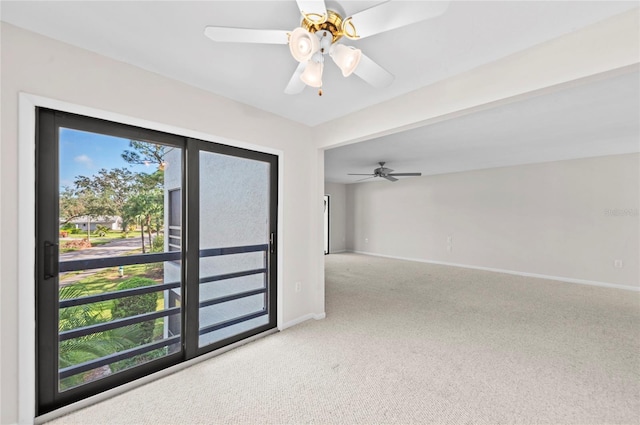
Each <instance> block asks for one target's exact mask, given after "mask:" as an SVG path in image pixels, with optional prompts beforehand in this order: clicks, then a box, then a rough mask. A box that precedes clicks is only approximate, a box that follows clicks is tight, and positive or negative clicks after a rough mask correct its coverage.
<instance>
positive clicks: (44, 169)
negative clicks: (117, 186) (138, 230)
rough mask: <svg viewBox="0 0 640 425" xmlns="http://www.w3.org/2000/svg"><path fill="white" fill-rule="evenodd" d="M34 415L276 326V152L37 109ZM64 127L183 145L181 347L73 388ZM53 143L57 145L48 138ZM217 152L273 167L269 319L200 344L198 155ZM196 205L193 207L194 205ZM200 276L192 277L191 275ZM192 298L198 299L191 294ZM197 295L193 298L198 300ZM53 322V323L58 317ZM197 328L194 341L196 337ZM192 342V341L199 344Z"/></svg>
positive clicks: (175, 145)
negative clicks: (63, 346)
mask: <svg viewBox="0 0 640 425" xmlns="http://www.w3.org/2000/svg"><path fill="white" fill-rule="evenodd" d="M36 111H37V112H36V155H35V157H36V205H35V209H36V223H35V229H36V231H35V236H36V264H35V266H36V267H35V270H36V276H35V286H36V291H35V294H36V299H35V304H36V341H35V346H36V416H40V415H42V414H45V413H48V412H51V411H53V410H55V409H58V408H60V407H63V406H65V405H68V404H71V403H74V402H76V401H80V400H82V399H85V398H87V397H90V396H92V395H96V394H99V393H102V392H104V391H106V390H109V389H111V388H115V387H118V386H120V385H123V384H125V383H128V382H131V381H134V380H136V379H139V378H142V377H144V376H146V375H149V374H152V373H155V372H158V371H161V370H163V369H166V368H168V367H170V366H173V365H176V364H179V363H182V362H184V361H187V360H190V359H192V358H194V357H197V356H199V355H202V354H205V353H208V352H210V351H214V350H216V349H219V348H221V347H223V346H226V345H229V344H232V343H234V342H237V341H240V340H242V339H244V338H247V337H249V336H253V335H257V334H259V333H261V332H264V331H266V330H269V329H273V328H275V327H276V326H277V251H276V240H277V234H278V233H277V229H278V225H277V217H278V214H277V209H278V157H277V156H276V155H270V154H266V153H260V152H255V151H251V150H247V149H241V148H236V147H232V146H226V145H221V144H217V143H213V142H206V141H201V140H196V139H190V138H187V137H184V136H179V135H175V134H170V133H164V132H160V131H156V130H150V129H145V128H141V127H136V126H132V125H128V124H121V123H117V122H112V121H106V120H102V119H99V118H92V117H88V116H83V115H77V114H72V113H67V112H61V111H55V110H51V109H47V108H37V110H36ZM59 127H66V128H73V129H78V130H83V131H89V132H94V133H101V134H108V135H113V136H116V137H123V138H129V139H134V140H150V141H152V142H154V143H159V144H165V145H168V146H174V147H179V148H181V149H182V152H183V155H182V211H183V213H182V229H184V230H183V232H182V246H183V247H186V249H183V250H182V256H181V260H182V264H183V266H182V294H183V297H185V301H184V303H183V305H184V306H185V307H184V308H183V309H182V321H181V322H182V337H181V338H182V350H181V351H178V352H176V353H172V354H168V355H166V356H164V357H162V358H159V359H155V360H152V361H150V362H148V363H146V364H143V365H140V366H137V367H134V368H131V369H127V370H123V371H120V372H118V373H116V374H113V375H111V376H108V377H105V378H102V379H99V380H96V381H93V382H90V383H88V384H85V385H81V386H79V387H76V388H71V389H68V390H66V391H64V392H62V393H61V392H59V390H58V370H59V366H58V308H59V307H58V303H57V302H52V300H56V301H57V300H58V288H59V281H58V265H59V264H58V243H59V241H58V238H59V233H58V231H59V223H58V222H57V220H58V217H59V204H58V203H59V181H58V180H59V169H58V167H59V165H58V154H59V153H58V149H59V140H58V133H59V131H58V128H59ZM51 141H55V143H50V142H51ZM200 150H207V151H216V152H219V153H223V154H226V155H234V156H240V157H244V158H250V159H257V160H265V159H266V160H268V162H269V163H270V164H271V170H270V171H271V182H270V183H271V185H270V192H271V205H270V211H269V213H270V227H271V228H270V232H271V235H272V238H271V242H270V245H269V257H268V258H269V267H270V268H269V276H268V296H269V302H268V308H269V323H268V324H267V325H264V326H262V327H260V328H255V329H252V330H250V331H247V332H244V333H242V334H239V335H236V336H235V337H232V338H230V339H227V340H223V341H220V342H219V343H216V344H212V345H208V346H205V347H201V348H198V347H197V345H198V339H197V335H198V326H197V324H198V302H197V300H198V279H197V276H198V264H199V261H200V259H199V257H200V253H199V241H198V237H199V233H198V230H199V229H198V214H199V211H198V202H197V201H198V200H199V198H198V196H199V192H198V189H199V187H198V186H199V176H198V164H197V159H198V153H199V151H200ZM190 202H191V204H190ZM194 279H195V280H194ZM194 282H195V283H194ZM194 297H195V298H194ZM194 300H195V302H194ZM54 319H55V320H54ZM194 333H195V338H194ZM194 341H195V345H194Z"/></svg>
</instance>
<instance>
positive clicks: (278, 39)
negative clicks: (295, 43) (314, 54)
mask: <svg viewBox="0 0 640 425" xmlns="http://www.w3.org/2000/svg"><path fill="white" fill-rule="evenodd" d="M288 34H289V31H284V30H258V29H247V28H227V27H206V28H205V29H204V35H206V36H207V37H209V38H210V39H212V40H213V41H221V42H225V43H261V44H289V35H288Z"/></svg>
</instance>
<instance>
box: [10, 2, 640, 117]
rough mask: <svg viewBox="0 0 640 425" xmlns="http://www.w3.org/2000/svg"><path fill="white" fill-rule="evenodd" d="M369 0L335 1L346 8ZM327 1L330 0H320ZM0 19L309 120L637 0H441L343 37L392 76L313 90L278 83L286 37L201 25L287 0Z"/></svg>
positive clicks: (283, 79) (41, 9)
mask: <svg viewBox="0 0 640 425" xmlns="http://www.w3.org/2000/svg"><path fill="white" fill-rule="evenodd" d="M378 3H380V1H342V2H340V5H341V6H342V8H343V9H344V11H345V13H346V14H347V15H351V14H353V13H355V12H358V11H360V10H363V9H366V8H368V7H371V6H373V5H375V4H378ZM328 4H329V5H330V4H331V3H330V2H328ZM0 5H1V19H2V20H3V21H6V22H9V23H12V24H14V25H17V26H19V27H23V28H26V29H29V30H31V31H34V32H37V33H41V34H44V35H46V36H49V37H51V38H54V39H58V40H61V41H64V42H67V43H69V44H73V45H76V46H79V47H82V48H85V49H88V50H91V51H95V52H98V53H100V54H103V55H105V56H109V57H112V58H115V59H118V60H121V61H123V62H127V63H131V64H134V65H136V66H139V67H141V68H144V69H147V70H150V71H153V72H156V73H158V74H162V75H165V76H167V77H171V78H173V79H176V80H180V81H183V82H186V83H188V84H191V85H194V86H197V87H200V88H203V89H205V90H209V91H211V92H213V93H217V94H220V95H222V96H225V97H228V98H231V99H234V100H237V101H239V102H242V103H245V104H248V105H252V106H255V107H257V108H260V109H263V110H267V111H270V112H273V113H275V114H277V115H281V116H283V117H286V118H289V119H291V120H294V121H298V122H301V123H304V124H307V125H310V126H314V125H317V124H320V123H323V122H327V121H330V120H332V119H335V118H338V117H341V116H344V115H346V114H348V113H350V112H354V111H357V110H360V109H363V108H366V107H367V106H371V105H374V104H377V103H380V102H382V101H385V100H388V99H391V98H394V97H397V96H399V95H401V94H404V93H407V92H409V91H412V90H415V89H418V88H420V87H423V86H426V85H428V84H431V83H434V82H436V81H439V80H442V79H445V78H447V77H450V76H452V75H456V74H459V73H461V72H464V71H467V70H470V69H472V68H475V67H477V66H480V65H482V64H486V63H489V62H492V61H495V60H496V59H499V58H502V57H504V56H507V55H509V54H512V53H514V52H518V51H521V50H523V49H526V48H528V47H531V46H533V45H535V44H538V43H541V42H544V41H547V40H550V39H552V38H555V37H558V36H560V35H563V34H566V33H569V32H571V31H575V30H577V29H580V28H582V27H585V26H587V25H590V24H592V23H594V22H597V21H600V20H603V19H605V18H607V17H610V16H612V15H615V14H618V13H621V12H624V11H625V10H629V9H631V8H633V7H637V6H638V3H637V2H636V1H631V2H616V1H566V2H559V1H534V2H525V1H498V2H488V1H464V2H463V1H451V2H450V5H449V7H448V9H447V11H446V12H445V13H444V14H443V15H441V16H440V17H437V18H434V19H431V20H427V21H424V22H422V23H418V24H414V25H410V26H407V27H404V28H401V29H397V30H394V31H389V32H386V33H382V34H378V35H375V36H372V37H369V38H366V39H363V40H358V41H351V40H347V41H345V43H346V44H351V45H354V46H357V47H358V48H360V49H362V51H363V52H364V53H365V54H367V55H368V56H369V57H371V58H372V59H373V60H375V61H377V62H378V63H379V64H380V65H382V66H383V67H385V68H386V69H388V70H389V71H390V72H391V73H392V74H394V75H395V76H396V79H395V81H394V83H393V84H392V85H391V86H390V87H388V88H385V89H374V88H373V87H371V86H369V85H368V84H366V83H365V82H363V81H362V80H360V79H359V78H358V77H357V76H355V75H354V76H352V77H349V78H344V77H342V75H341V74H340V72H339V70H338V69H337V67H335V66H333V63H330V64H328V66H327V67H325V75H324V78H323V81H324V87H323V92H324V94H323V96H322V97H318V95H317V93H316V91H315V89H311V88H306V89H305V90H304V92H303V93H301V94H299V95H286V94H284V93H283V90H284V88H285V86H286V85H287V83H288V81H289V78H290V77H291V74H292V73H293V71H294V70H295V68H296V65H297V62H295V60H294V59H293V58H292V57H291V55H290V53H289V49H288V48H287V46H286V45H265V44H235V43H233V44H230V43H216V42H213V41H211V40H209V39H208V38H206V37H205V36H204V34H203V31H204V28H205V26H207V25H216V26H228V27H244V28H272V29H283V30H292V29H293V28H295V27H297V26H298V25H299V23H300V13H299V11H298V8H297V5H296V3H295V1H293V0H291V1H238V0H234V1H66V2H64V1H63V2H61V1H2V2H1V3H0Z"/></svg>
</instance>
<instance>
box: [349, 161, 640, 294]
mask: <svg viewBox="0 0 640 425" xmlns="http://www.w3.org/2000/svg"><path fill="white" fill-rule="evenodd" d="M639 164H640V155H638V154H628V155H616V156H607V157H599V158H589V159H578V160H571V161H559V162H551V163H543V164H533V165H524V166H515V167H505V168H495V169H487V170H478V171H471V172H462V173H453V174H443V175H436V176H425V177H419V178H409V179H403V180H400V181H398V182H396V183H390V182H386V181H383V182H376V183H361V184H350V185H347V212H348V214H347V229H348V230H347V248H348V249H349V250H354V251H360V252H368V253H374V254H379V255H388V256H393V257H400V258H409V259H416V260H421V261H435V262H444V263H451V264H460V265H467V266H474V267H484V268H492V269H501V270H509V271H515V272H524V273H533V274H539V275H546V276H556V277H562V278H568V279H575V280H583V281H591V282H601V283H605V284H613V285H624V286H627V287H631V288H635V289H640V269H639V267H638V262H639V259H640V249H639V246H638V245H639V244H638V235H639V233H640V226H639V222H640V217H639V216H638V209H639V208H640V200H639V193H640V179H639V176H640V165H639ZM449 238H451V239H450V240H449ZM449 241H450V242H449ZM448 246H451V248H450V249H449V248H448ZM614 260H622V261H623V267H622V268H616V267H614Z"/></svg>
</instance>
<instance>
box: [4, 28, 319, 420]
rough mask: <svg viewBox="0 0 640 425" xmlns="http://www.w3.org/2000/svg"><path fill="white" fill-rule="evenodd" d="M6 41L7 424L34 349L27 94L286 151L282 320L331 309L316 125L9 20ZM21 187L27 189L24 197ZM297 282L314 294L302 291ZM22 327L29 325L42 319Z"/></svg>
mask: <svg viewBox="0 0 640 425" xmlns="http://www.w3.org/2000/svg"><path fill="white" fill-rule="evenodd" d="M1 43H2V44H1V50H2V52H1V54H2V56H1V60H2V76H1V77H2V80H1V93H2V94H1V107H2V110H1V119H2V129H1V133H0V134H1V141H2V143H1V147H0V159H1V162H0V164H1V167H2V168H1V170H0V191H1V192H0V195H1V199H2V208H1V210H0V226H1V234H2V238H1V240H0V249H1V252H2V256H1V257H0V276H1V279H2V281H1V290H2V297H0V303H1V310H0V311H1V314H2V316H1V320H0V341H1V343H2V346H1V347H0V356H1V358H2V363H1V364H0V394H1V396H2V399H1V401H0V402H1V406H2V409H1V411H0V423H14V422H16V421H17V420H18V387H19V383H18V369H19V366H20V363H19V362H20V361H24V359H29V356H30V355H32V353H27V355H26V356H25V353H21V354H19V353H18V341H19V338H18V330H19V324H18V318H19V315H20V313H19V308H20V307H19V305H20V304H19V299H18V293H19V285H33V279H32V278H29V276H33V272H32V271H30V270H28V267H27V270H22V271H20V272H19V270H18V269H19V263H20V259H21V258H20V256H19V254H18V245H19V238H22V240H25V238H26V241H27V242H26V243H27V244H29V243H30V240H32V238H30V237H29V235H30V234H31V235H32V233H31V232H33V229H30V228H29V227H30V226H26V228H22V229H20V228H19V226H18V223H19V211H18V208H17V207H16V206H17V205H18V203H19V200H20V199H24V197H25V195H26V196H27V197H29V196H31V197H33V192H32V190H33V189H32V188H33V185H32V184H31V183H30V181H29V180H30V179H33V176H28V175H25V174H24V172H21V168H20V167H19V164H20V158H19V155H18V152H19V150H20V146H19V144H18V140H19V139H18V137H19V134H18V120H19V114H18V104H19V93H20V92H27V93H30V94H34V95H37V96H41V97H44V98H49V99H55V100H59V101H62V102H68V103H69V104H74V105H80V106H82V107H88V108H95V109H96V110H100V111H107V112H110V113H117V114H121V115H123V116H127V117H133V118H135V119H140V120H144V121H147V122H152V123H161V124H163V125H166V126H171V127H172V128H174V127H175V128H179V129H184V130H185V131H186V132H188V133H189V134H186V135H190V136H192V137H193V136H194V135H203V136H207V135H209V136H211V137H210V138H211V139H213V140H218V138H226V139H230V140H234V141H240V142H241V143H243V144H251V145H254V146H264V147H265V148H268V149H270V150H278V151H280V152H282V153H283V157H282V158H283V160H282V162H281V167H283V172H282V174H281V176H282V177H283V178H282V181H281V187H282V188H283V193H282V198H281V199H280V202H281V205H282V216H281V222H280V230H281V238H282V239H281V244H280V246H279V248H280V255H281V256H282V258H283V261H282V264H283V265H284V267H283V270H282V276H283V279H282V282H281V285H282V288H283V290H282V291H281V293H280V294H279V297H280V299H281V305H280V308H281V313H280V323H281V324H285V325H286V324H287V323H293V322H296V321H297V320H299V319H300V318H303V317H309V315H311V316H313V315H316V316H321V315H322V314H323V313H324V295H323V292H324V286H323V285H324V282H322V281H316V280H317V278H318V276H321V274H320V273H319V271H318V263H319V261H320V260H321V257H320V254H319V253H316V252H315V247H316V245H317V246H320V247H321V243H320V241H319V240H318V235H317V234H316V231H315V229H316V227H317V226H316V225H315V222H316V221H317V220H321V217H316V215H315V214H313V213H312V208H315V207H316V203H315V202H316V199H315V193H316V191H313V190H311V191H310V190H309V188H313V187H315V186H316V185H317V173H318V172H319V164H318V161H317V156H318V155H317V150H316V149H315V148H312V143H311V140H310V137H311V133H310V130H309V129H308V128H307V127H305V126H302V125H299V124H296V123H293V122H291V121H287V120H285V119H283V118H280V117H277V116H275V115H272V114H269V113H266V112H264V111H260V110H257V109H255V108H251V107H249V106H246V105H243V104H240V103H237V102H233V101H230V100H228V99H225V98H222V97H219V96H215V95H212V94H210V93H207V92H205V91H203V90H200V89H197V88H194V87H192V86H188V85H186V84H182V83H180V82H176V81H173V80H170V79H167V78H165V77H161V76H159V75H156V74H153V73H151V72H148V71H144V70H142V69H139V68H136V67H133V66H130V65H127V64H124V63H122V62H118V61H115V60H111V59H108V58H105V57H102V56H100V55H97V54H95V53H92V52H89V51H85V50H82V49H79V48H76V47H73V46H70V45H66V44H63V43H60V42H57V41H54V40H51V39H48V38H45V37H42V36H40V35H37V34H34V33H31V32H28V31H25V30H22V29H19V28H17V27H14V26H11V25H8V24H5V23H2V33H1ZM30 150H31V147H28V148H27V149H26V150H24V152H31V151H30ZM30 167H31V168H32V164H31V165H30ZM26 168H29V167H26ZM19 185H21V187H24V188H26V191H27V193H26V194H25V193H19V190H18V187H19ZM318 191H319V190H318ZM320 202H321V201H320ZM27 216H28V214H27ZM318 222H319V221H318ZM25 276H26V277H27V278H26V279H25ZM20 279H22V280H20ZM296 281H301V282H304V283H305V284H306V285H307V286H306V290H303V291H301V292H298V293H296V292H295V291H294V290H293V285H294V282H296ZM20 326H26V329H29V328H30V327H32V326H33V323H32V322H31V323H22V324H21V325H20ZM19 359H20V360H19ZM28 366H29V367H30V366H31V365H28ZM21 385H24V383H23V384H21ZM30 408H32V406H26V409H27V411H28V409H30ZM21 409H22V408H21Z"/></svg>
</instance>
